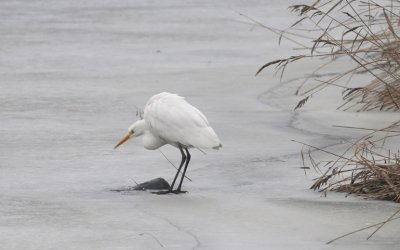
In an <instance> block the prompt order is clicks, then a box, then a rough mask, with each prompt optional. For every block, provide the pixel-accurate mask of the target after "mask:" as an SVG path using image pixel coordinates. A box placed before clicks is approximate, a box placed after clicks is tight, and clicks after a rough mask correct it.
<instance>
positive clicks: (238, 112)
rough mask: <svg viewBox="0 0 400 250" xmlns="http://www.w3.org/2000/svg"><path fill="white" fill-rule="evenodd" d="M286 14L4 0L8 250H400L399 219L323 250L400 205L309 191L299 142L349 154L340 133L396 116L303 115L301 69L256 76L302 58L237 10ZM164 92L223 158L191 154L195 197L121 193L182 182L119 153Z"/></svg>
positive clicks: (275, 19) (233, 4)
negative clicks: (192, 113) (213, 139)
mask: <svg viewBox="0 0 400 250" xmlns="http://www.w3.org/2000/svg"><path fill="white" fill-rule="evenodd" d="M292 3H294V2H292V1H275V0H274V1H257V0H253V1H237V0H235V1H221V2H217V1H209V0H207V1H183V0H181V1H178V0H176V1H148V0H146V1H145V0H142V1H127V0H125V1H94V0H88V1H49V0H41V1H40V0H39V1H22V0H20V1H9V0H4V1H1V2H0V13H1V16H2V17H3V18H2V22H1V24H0V35H1V38H2V42H1V44H0V64H1V67H0V74H1V78H0V88H1V91H0V107H1V108H0V115H1V126H0V138H1V142H2V143H0V193H1V195H0V197H1V199H0V215H1V216H0V249H4V250H17V249H21V250H29V249H41V250H46V249H58V250H62V249H86V250H89V249H96V250H97V249H113V250H116V249H124V250H125V249H398V246H397V245H398V240H397V239H398V234H399V229H398V227H397V224H396V223H392V224H388V225H386V226H385V227H384V228H383V229H382V230H381V231H380V232H378V233H377V235H376V236H374V237H373V238H372V239H371V240H369V241H366V240H365V238H366V237H367V235H368V233H370V232H371V231H368V232H361V233H358V234H355V235H352V236H349V237H347V238H345V239H343V240H341V241H338V242H335V243H334V244H333V245H326V244H325V243H326V242H327V241H329V240H331V239H332V238H335V237H337V236H339V235H341V234H343V233H347V232H349V231H352V230H355V229H358V228H360V227H363V226H366V225H370V224H374V223H377V222H380V221H382V220H384V219H386V218H387V217H388V216H390V214H391V213H393V212H394V211H395V210H396V209H397V206H396V204H393V203H390V202H376V201H366V200H362V199H360V198H357V197H348V198H345V197H344V195H343V194H335V193H329V195H328V197H321V195H320V194H319V193H316V192H312V191H311V190H309V189H308V187H309V186H310V185H311V179H312V176H313V175H312V173H309V175H307V176H305V175H304V171H303V170H302V169H300V168H299V167H301V166H302V163H301V158H300V155H299V152H300V149H301V145H299V144H297V143H294V142H292V141H291V139H294V140H299V141H304V142H307V143H310V144H313V145H316V146H328V145H334V146H336V147H337V148H339V149H340V145H341V144H340V143H342V141H343V140H352V139H354V138H355V137H356V136H357V134H355V133H354V132H351V131H348V130H343V129H338V128H334V129H332V127H331V126H332V125H334V124H336V125H357V124H354V123H358V124H374V126H375V125H376V126H377V127H379V125H380V123H381V124H384V123H385V122H387V121H390V120H391V119H392V120H393V119H395V117H393V116H394V115H392V114H376V113H364V114H356V113H352V112H347V113H345V112H341V111H336V110H335V107H336V104H338V103H339V101H340V98H339V97H338V96H331V95H329V94H327V95H326V96H325V97H327V99H324V98H320V99H318V98H315V99H313V100H311V101H310V103H309V105H307V106H306V107H305V108H304V109H303V110H302V111H299V112H293V111H292V108H293V107H294V106H295V104H296V103H297V100H296V98H295V97H292V94H293V91H292V90H293V87H292V86H291V85H290V81H291V80H293V79H295V78H296V77H298V75H301V72H302V70H306V69H309V68H310V66H307V65H305V66H299V67H298V68H290V67H289V68H288V70H287V76H286V77H285V78H284V79H283V81H282V82H279V77H275V76H274V75H273V71H271V70H266V71H265V72H264V73H262V74H261V76H259V77H255V76H254V74H255V72H256V71H257V69H258V68H259V67H260V66H261V65H262V64H263V63H265V62H267V61H271V60H275V59H279V58H284V57H286V56H289V55H292V54H293V53H294V51H293V50H291V48H292V45H291V44H290V43H288V42H284V43H283V44H282V45H281V46H278V43H277V36H276V35H274V34H272V33H271V32H269V31H267V30H265V29H262V28H259V27H256V26H254V25H252V24H251V23H250V22H249V20H248V19H246V18H245V17H243V16H240V14H239V13H243V14H245V15H247V16H250V17H252V18H255V19H257V20H259V21H261V22H263V23H265V24H267V25H270V26H274V27H282V28H285V27H287V26H289V25H290V24H291V23H292V22H293V21H294V20H295V19H296V17H295V16H294V15H293V14H290V13H289V11H288V10H287V6H288V5H290V4H292ZM294 73H300V74H294ZM161 91H169V92H173V93H179V94H180V95H182V96H185V97H186V98H187V100H188V101H189V102H190V103H192V104H194V105H195V106H196V107H198V108H199V109H200V110H202V111H203V112H204V113H205V115H206V116H207V117H208V119H209V120H210V122H211V124H212V126H213V127H214V129H215V131H216V132H217V134H218V135H219V136H220V138H221V140H222V142H223V145H224V147H223V148H222V150H220V151H210V152H207V155H203V154H202V153H201V152H199V151H196V150H192V163H191V165H190V167H189V170H188V176H189V177H190V178H191V179H193V182H190V181H188V180H185V182H184V189H186V190H188V191H189V193H187V194H184V195H179V196H177V195H168V196H158V195H154V194H150V193H147V192H125V193H117V192H112V191H111V190H112V189H115V188H118V187H121V186H129V185H131V186H132V185H135V181H136V182H139V183H140V182H144V181H148V180H151V179H153V178H157V177H164V178H166V179H167V180H169V181H171V179H172V178H173V176H174V174H175V169H174V168H173V167H172V166H171V165H170V164H169V163H168V161H167V160H166V159H165V158H164V157H163V156H162V154H161V153H160V152H159V151H147V150H145V149H144V148H143V147H142V146H141V145H140V140H137V141H130V142H129V143H127V144H126V145H123V146H122V147H121V148H119V149H118V150H113V146H114V145H115V144H116V143H117V142H118V140H119V139H120V137H122V136H123V135H124V134H125V133H126V128H127V127H128V126H129V125H130V124H132V123H133V122H134V121H135V120H136V119H138V118H137V117H135V114H136V110H137V108H140V107H143V105H144V104H145V102H146V101H147V99H148V98H149V97H150V96H152V95H153V94H156V93H158V92H161ZM325 100H328V101H325ZM376 117H379V119H377V118H376ZM350 122H351V123H350ZM360 134H361V132H360ZM161 150H162V152H163V153H165V154H166V155H167V157H168V158H169V159H170V160H172V161H173V162H174V163H175V164H178V163H179V160H180V159H179V158H180V153H179V151H177V150H176V149H174V148H172V147H169V146H166V147H163V148H162V149H161Z"/></svg>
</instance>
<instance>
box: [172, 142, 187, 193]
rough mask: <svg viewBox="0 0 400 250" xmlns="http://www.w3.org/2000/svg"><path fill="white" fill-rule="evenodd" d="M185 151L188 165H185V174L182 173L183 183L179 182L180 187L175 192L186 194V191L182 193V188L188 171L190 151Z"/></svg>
mask: <svg viewBox="0 0 400 250" xmlns="http://www.w3.org/2000/svg"><path fill="white" fill-rule="evenodd" d="M185 151H186V164H185V168H184V169H183V172H182V177H181V181H180V182H179V186H178V188H177V189H176V190H175V191H176V192H177V193H186V191H182V190H181V188H182V183H183V179H184V178H185V174H186V169H187V167H188V165H189V161H190V153H189V150H188V149H187V148H185Z"/></svg>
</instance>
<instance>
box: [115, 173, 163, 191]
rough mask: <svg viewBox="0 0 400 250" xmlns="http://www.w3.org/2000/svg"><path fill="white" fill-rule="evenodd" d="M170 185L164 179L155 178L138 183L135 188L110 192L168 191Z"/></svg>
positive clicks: (123, 188)
mask: <svg viewBox="0 0 400 250" xmlns="http://www.w3.org/2000/svg"><path fill="white" fill-rule="evenodd" d="M169 188H170V185H169V184H168V182H167V181H166V180H165V179H164V178H161V177H159V178H156V179H153V180H150V181H146V182H143V183H139V184H137V185H136V186H132V187H130V186H129V187H121V188H119V189H112V190H111V191H115V192H124V191H146V190H168V189H169Z"/></svg>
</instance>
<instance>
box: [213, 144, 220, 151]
mask: <svg viewBox="0 0 400 250" xmlns="http://www.w3.org/2000/svg"><path fill="white" fill-rule="evenodd" d="M220 148H222V144H221V143H220V144H219V145H218V146H215V147H213V149H216V150H218V149H220Z"/></svg>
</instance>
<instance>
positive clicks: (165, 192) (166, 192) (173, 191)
mask: <svg viewBox="0 0 400 250" xmlns="http://www.w3.org/2000/svg"><path fill="white" fill-rule="evenodd" d="M151 193H153V194H184V193H187V191H183V190H161V191H157V192H151Z"/></svg>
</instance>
